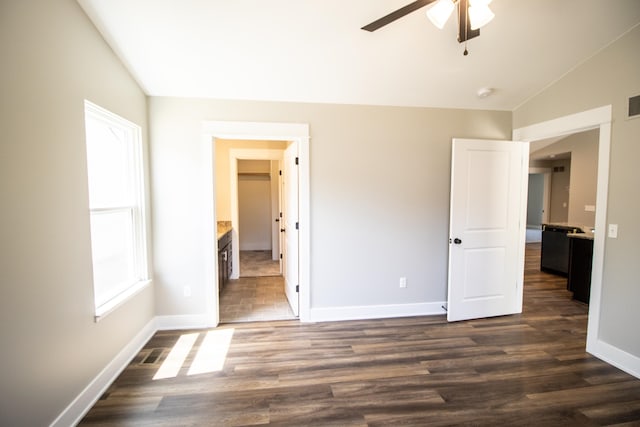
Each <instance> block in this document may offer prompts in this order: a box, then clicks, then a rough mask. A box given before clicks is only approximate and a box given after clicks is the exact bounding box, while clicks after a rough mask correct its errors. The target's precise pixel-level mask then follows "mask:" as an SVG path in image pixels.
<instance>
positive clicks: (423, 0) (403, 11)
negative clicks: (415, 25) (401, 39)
mask: <svg viewBox="0 0 640 427" xmlns="http://www.w3.org/2000/svg"><path fill="white" fill-rule="evenodd" d="M434 1H436V0H417V1H414V2H413V3H410V4H408V5H406V6H404V7H401V8H400V9H398V10H396V11H395V12H391V13H390V14H388V15H387V16H383V17H382V18H380V19H377V20H375V21H373V22H372V23H371V24H368V25H365V26H364V27H362V29H363V30H365V31H370V32H373V31H375V30H377V29H379V28H382V27H384V26H385V25H387V24H390V23H392V22H393V21H395V20H398V19H400V18H402V17H403V16H405V15H408V14H410V13H411V12H413V11H416V10H418V9H420V8H422V7H425V6H426V5H428V4H429V3H433V2H434Z"/></svg>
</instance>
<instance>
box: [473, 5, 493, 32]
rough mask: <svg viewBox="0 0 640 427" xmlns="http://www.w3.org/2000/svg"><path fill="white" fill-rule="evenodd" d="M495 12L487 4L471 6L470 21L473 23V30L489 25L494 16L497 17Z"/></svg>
mask: <svg viewBox="0 0 640 427" xmlns="http://www.w3.org/2000/svg"><path fill="white" fill-rule="evenodd" d="M495 16H496V15H495V14H494V13H493V12H492V11H491V9H489V6H487V5H486V4H485V5H474V6H469V22H470V24H471V29H472V30H477V29H478V28H481V27H484V26H485V25H487V24H488V23H489V22H491V20H492V19H493V18H495Z"/></svg>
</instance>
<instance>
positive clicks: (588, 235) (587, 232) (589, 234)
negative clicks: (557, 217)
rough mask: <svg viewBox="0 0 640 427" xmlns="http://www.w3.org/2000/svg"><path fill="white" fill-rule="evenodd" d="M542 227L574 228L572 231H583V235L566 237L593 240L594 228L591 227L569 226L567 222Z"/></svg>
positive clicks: (568, 235)
mask: <svg viewBox="0 0 640 427" xmlns="http://www.w3.org/2000/svg"><path fill="white" fill-rule="evenodd" d="M542 225H543V226H549V227H563V228H574V229H578V228H579V229H580V230H582V231H584V233H568V234H567V237H575V238H578V239H589V240H593V235H594V232H595V230H594V227H593V226H591V225H577V224H571V223H568V222H553V223H548V224H542Z"/></svg>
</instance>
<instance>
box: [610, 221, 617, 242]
mask: <svg viewBox="0 0 640 427" xmlns="http://www.w3.org/2000/svg"><path fill="white" fill-rule="evenodd" d="M609 237H611V238H612V239H617V238H618V224H609Z"/></svg>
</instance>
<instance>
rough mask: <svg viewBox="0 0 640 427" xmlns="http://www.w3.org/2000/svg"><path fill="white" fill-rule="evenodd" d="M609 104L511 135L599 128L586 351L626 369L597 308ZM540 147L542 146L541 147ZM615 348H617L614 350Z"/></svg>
mask: <svg viewBox="0 0 640 427" xmlns="http://www.w3.org/2000/svg"><path fill="white" fill-rule="evenodd" d="M611 114H612V113H611V105H607V106H603V107H599V108H595V109H592V110H587V111H583V112H581V113H576V114H571V115H568V116H564V117H560V118H557V119H553V120H548V121H545V122H541V123H536V124H533V125H530V126H526V127H522V128H518V129H514V131H513V139H514V140H516V141H525V142H532V145H533V143H535V141H539V140H543V139H548V138H554V137H559V136H567V135H570V134H573V133H577V132H582V131H586V130H592V129H599V131H600V136H599V146H598V179H597V191H596V220H595V229H596V234H595V238H594V247H593V265H592V272H591V298H590V301H589V320H588V326H587V348H586V350H587V352H589V353H591V354H593V355H594V356H596V357H598V358H600V359H603V360H605V361H606V362H608V363H611V364H612V365H614V366H617V367H619V368H621V369H623V370H626V369H625V367H624V365H625V363H624V361H621V360H620V356H621V355H620V354H617V351H620V350H617V349H615V348H614V347H612V346H611V345H609V344H607V343H605V342H604V341H602V340H601V339H600V337H599V336H598V335H599V330H600V309H601V297H602V275H603V266H604V246H605V239H606V234H605V230H606V221H607V199H608V197H607V196H608V192H609V155H610V146H611ZM540 148H542V147H540ZM616 350H617V351H616Z"/></svg>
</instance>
